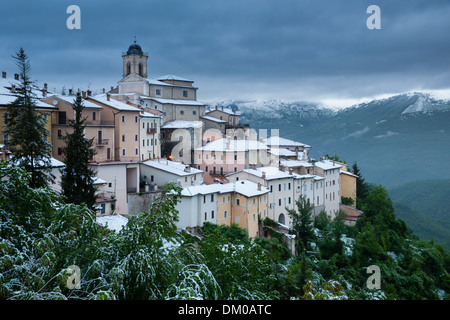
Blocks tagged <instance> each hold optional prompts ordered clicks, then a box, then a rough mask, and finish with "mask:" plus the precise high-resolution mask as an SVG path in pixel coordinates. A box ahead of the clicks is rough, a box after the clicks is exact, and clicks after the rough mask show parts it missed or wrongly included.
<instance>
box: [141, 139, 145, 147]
mask: <svg viewBox="0 0 450 320" xmlns="http://www.w3.org/2000/svg"><path fill="white" fill-rule="evenodd" d="M142 146H143V147H145V139H142Z"/></svg>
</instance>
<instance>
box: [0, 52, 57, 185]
mask: <svg viewBox="0 0 450 320" xmlns="http://www.w3.org/2000/svg"><path fill="white" fill-rule="evenodd" d="M13 58H14V59H15V60H16V65H17V67H18V68H19V83H18V86H17V87H16V88H15V92H14V95H15V96H16V97H17V98H16V100H15V101H14V102H13V103H12V104H10V105H9V106H8V111H7V112H8V115H7V119H6V133H7V134H8V135H9V136H10V137H11V139H10V146H12V148H11V149H13V150H14V149H15V150H14V157H13V159H12V162H13V163H14V164H15V165H18V166H21V167H23V168H25V170H26V171H27V172H29V173H30V175H31V179H30V187H32V188H37V187H44V186H47V185H48V184H49V183H50V182H53V181H54V176H53V175H52V173H51V170H52V167H51V164H52V163H51V150H52V147H51V144H50V143H49V142H48V141H47V136H48V135H49V134H50V132H49V131H48V130H47V128H46V118H45V116H44V114H42V113H39V112H38V111H37V110H36V100H37V97H36V96H35V95H34V93H33V87H34V84H33V81H32V80H31V78H30V73H31V67H30V60H29V58H28V56H27V54H26V53H25V51H24V49H23V48H20V49H19V51H18V52H17V53H16V55H15V56H13Z"/></svg>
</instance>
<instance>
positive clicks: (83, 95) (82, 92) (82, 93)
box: [81, 91, 86, 99]
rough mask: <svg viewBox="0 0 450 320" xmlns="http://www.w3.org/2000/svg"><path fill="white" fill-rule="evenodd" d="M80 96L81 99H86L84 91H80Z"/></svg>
mask: <svg viewBox="0 0 450 320" xmlns="http://www.w3.org/2000/svg"><path fill="white" fill-rule="evenodd" d="M81 96H82V97H83V99H86V91H81Z"/></svg>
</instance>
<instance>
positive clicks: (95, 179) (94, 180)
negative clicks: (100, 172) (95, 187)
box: [92, 177, 107, 184]
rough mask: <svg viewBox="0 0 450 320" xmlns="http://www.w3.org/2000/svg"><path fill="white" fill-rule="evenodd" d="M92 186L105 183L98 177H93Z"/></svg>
mask: <svg viewBox="0 0 450 320" xmlns="http://www.w3.org/2000/svg"><path fill="white" fill-rule="evenodd" d="M92 180H93V183H94V184H106V183H107V182H106V181H105V180H103V179H101V178H99V177H94V178H93V179H92Z"/></svg>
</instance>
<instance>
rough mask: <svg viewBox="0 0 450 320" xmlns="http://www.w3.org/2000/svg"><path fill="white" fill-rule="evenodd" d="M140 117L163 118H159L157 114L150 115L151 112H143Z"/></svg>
mask: <svg viewBox="0 0 450 320" xmlns="http://www.w3.org/2000/svg"><path fill="white" fill-rule="evenodd" d="M140 116H141V117H143V118H162V117H161V116H158V115H156V114H153V113H150V112H146V111H144V112H141V115H140Z"/></svg>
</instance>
